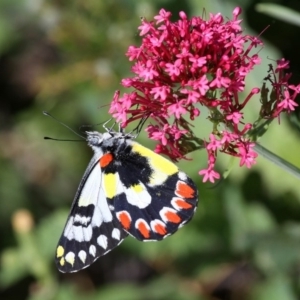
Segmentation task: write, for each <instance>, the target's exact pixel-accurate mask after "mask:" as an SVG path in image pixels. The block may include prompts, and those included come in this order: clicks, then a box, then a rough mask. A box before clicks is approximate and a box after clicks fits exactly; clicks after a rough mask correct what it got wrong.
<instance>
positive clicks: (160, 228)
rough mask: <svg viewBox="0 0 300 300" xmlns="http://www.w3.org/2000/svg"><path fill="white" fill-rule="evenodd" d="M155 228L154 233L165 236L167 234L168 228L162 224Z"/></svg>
mask: <svg viewBox="0 0 300 300" xmlns="http://www.w3.org/2000/svg"><path fill="white" fill-rule="evenodd" d="M153 227H154V228H153V229H154V231H156V232H157V233H158V234H161V235H165V234H166V233H167V230H166V227H165V226H163V225H161V224H156V225H154V226H153Z"/></svg>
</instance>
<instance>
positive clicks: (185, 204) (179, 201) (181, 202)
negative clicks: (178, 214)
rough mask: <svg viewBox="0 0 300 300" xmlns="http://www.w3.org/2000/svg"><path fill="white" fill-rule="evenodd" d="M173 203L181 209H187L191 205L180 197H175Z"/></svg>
mask: <svg viewBox="0 0 300 300" xmlns="http://www.w3.org/2000/svg"><path fill="white" fill-rule="evenodd" d="M175 203H176V204H177V205H178V207H180V208H183V209H189V208H191V207H192V205H191V204H190V203H188V202H186V201H184V200H182V199H176V200H175Z"/></svg>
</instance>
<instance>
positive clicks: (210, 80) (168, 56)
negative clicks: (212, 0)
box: [109, 8, 300, 182]
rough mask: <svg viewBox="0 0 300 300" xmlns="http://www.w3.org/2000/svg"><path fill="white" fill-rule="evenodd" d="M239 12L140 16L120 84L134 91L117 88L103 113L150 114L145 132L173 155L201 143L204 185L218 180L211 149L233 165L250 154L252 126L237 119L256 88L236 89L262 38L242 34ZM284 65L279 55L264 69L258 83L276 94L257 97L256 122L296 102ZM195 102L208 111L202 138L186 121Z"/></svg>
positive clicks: (195, 113) (127, 117) (196, 110)
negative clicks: (136, 41) (128, 69)
mask: <svg viewBox="0 0 300 300" xmlns="http://www.w3.org/2000/svg"><path fill="white" fill-rule="evenodd" d="M240 14H241V9H240V8H235V9H234V10H233V18H232V20H228V21H224V18H223V16H222V15H221V14H220V13H218V14H215V15H213V14H210V16H209V19H208V20H204V19H202V18H200V17H193V18H191V19H188V18H187V16H186V14H185V13H184V12H180V13H179V17H180V19H179V20H178V21H176V22H172V21H171V20H170V17H171V13H170V12H168V11H165V10H164V9H161V10H160V12H159V14H158V15H157V16H155V17H154V20H155V21H152V22H148V21H146V20H145V19H143V20H142V24H141V26H140V27H139V30H140V36H142V43H141V45H140V46H139V47H135V46H130V47H129V49H128V51H127V54H126V55H127V56H128V57H129V60H130V61H133V62H134V65H133V67H132V72H133V73H134V74H135V76H134V77H132V78H126V79H124V80H122V85H123V86H124V87H128V88H132V89H133V91H132V92H130V93H126V94H124V95H123V96H122V97H119V93H118V92H117V93H116V94H115V97H114V99H113V101H112V104H111V107H110V111H109V112H110V113H111V114H112V115H113V117H114V118H115V119H116V120H117V122H120V123H122V126H123V127H125V126H126V125H127V124H128V123H129V122H132V121H135V120H140V121H141V120H144V119H145V118H149V119H150V120H151V124H150V125H148V126H147V128H146V131H147V132H148V135H149V137H150V138H151V139H154V140H157V141H158V144H157V146H156V149H155V151H156V152H158V153H163V154H166V155H168V156H169V157H170V158H171V159H173V160H178V159H180V158H185V157H186V154H187V153H189V152H191V151H193V150H196V149H200V148H205V149H206V151H207V154H208V163H207V168H206V169H204V170H201V171H200V172H199V174H200V175H202V176H203V181H204V182H205V181H207V180H209V181H211V182H214V180H215V179H218V178H220V175H219V173H217V172H216V171H215V170H214V168H215V163H216V158H217V153H218V151H220V152H223V153H227V154H229V155H232V156H235V157H238V158H239V159H240V165H241V166H242V165H246V166H247V167H248V168H250V167H251V166H252V165H253V164H254V163H255V158H256V157H257V154H256V152H255V151H253V146H254V145H255V144H254V143H253V141H252V140H251V135H249V133H251V130H253V127H254V123H253V124H252V123H245V122H244V121H243V118H244V113H243V109H244V108H245V106H246V104H247V103H248V102H249V101H250V100H251V99H253V96H254V95H256V94H258V93H260V89H259V88H258V87H254V88H253V89H252V91H251V92H250V93H249V95H247V96H246V97H242V93H241V92H243V91H244V89H245V78H246V76H247V75H248V74H249V73H250V72H251V71H252V70H253V68H254V66H255V65H258V64H260V58H259V56H258V54H257V53H254V54H251V52H252V50H253V49H254V48H256V47H257V46H260V47H261V46H262V42H261V41H260V40H259V39H258V38H257V37H255V36H250V35H245V34H243V31H242V28H241V26H240V23H241V20H239V19H238V17H239V15H240ZM287 65H288V63H287V62H286V61H284V60H281V61H278V66H277V68H276V69H275V71H274V70H273V68H272V67H271V68H270V70H269V75H268V76H267V77H266V78H265V80H266V81H268V82H269V83H270V84H271V85H272V88H273V91H274V92H273V93H272V95H274V94H275V97H274V96H272V99H270V100H269V99H268V98H267V97H264V98H263V99H262V98H261V103H262V110H261V114H260V116H259V118H260V119H270V118H276V117H278V116H279V114H280V113H281V112H282V111H287V112H290V111H292V110H294V108H295V106H297V104H296V102H295V101H294V99H295V97H296V95H297V94H298V93H299V91H300V85H299V86H297V87H295V86H289V85H288V83H287V80H288V78H289V76H285V75H283V74H284V73H283V71H284V69H285V68H286V67H287ZM265 90H266V89H265ZM202 107H205V108H206V110H208V112H209V118H208V122H209V121H210V122H211V124H212V132H211V134H210V135H209V138H207V139H205V138H204V139H203V138H200V137H199V136H197V134H198V133H199V135H200V131H201V129H199V128H194V127H193V126H192V124H191V121H192V120H194V119H195V118H198V117H199V116H200V114H201V109H202ZM189 119H190V120H191V121H190V120H189Z"/></svg>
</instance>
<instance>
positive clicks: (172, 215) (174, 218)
mask: <svg viewBox="0 0 300 300" xmlns="http://www.w3.org/2000/svg"><path fill="white" fill-rule="evenodd" d="M165 216H166V218H167V220H168V221H169V222H172V223H180V222H181V218H180V217H179V216H178V215H177V214H176V213H174V212H172V211H167V212H166V213H165Z"/></svg>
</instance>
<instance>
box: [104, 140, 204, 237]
mask: <svg viewBox="0 0 300 300" xmlns="http://www.w3.org/2000/svg"><path fill="white" fill-rule="evenodd" d="M127 143H128V145H127V148H126V149H122V152H121V153H120V154H119V155H118V157H117V159H119V161H118V162H117V163H116V164H115V165H114V167H113V168H107V169H106V170H105V171H104V173H105V175H104V176H105V179H104V181H103V182H104V186H105V187H106V189H107V190H110V193H111V194H110V195H109V197H108V198H109V199H108V201H109V202H111V203H112V205H113V206H114V209H115V214H116V217H117V219H118V220H119V221H120V224H122V226H123V228H124V229H125V230H126V231H127V232H128V233H130V234H131V235H132V236H134V237H135V238H137V239H138V240H141V241H150V240H154V241H157V240H161V239H163V238H165V237H167V236H169V235H171V234H173V233H174V232H176V231H177V230H178V229H179V228H180V227H182V226H183V225H184V224H186V223H187V222H188V221H189V220H190V219H191V218H192V216H193V215H194V212H195V210H196V207H197V202H198V192H197V188H196V186H195V184H194V183H193V181H192V180H191V179H190V178H188V177H187V175H186V174H184V173H183V172H180V171H179V170H178V168H177V166H176V165H174V164H173V163H172V162H170V161H168V160H167V159H165V158H164V157H162V156H160V155H158V154H156V153H154V152H153V151H151V150H150V149H148V148H145V147H143V146H141V145H140V144H138V143H136V142H134V141H132V140H131V141H128V142H127ZM123 153H125V154H124V155H123ZM107 175H110V176H111V177H110V178H108V177H106V176H107ZM113 186H114V188H111V187H113ZM108 187H110V188H108Z"/></svg>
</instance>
